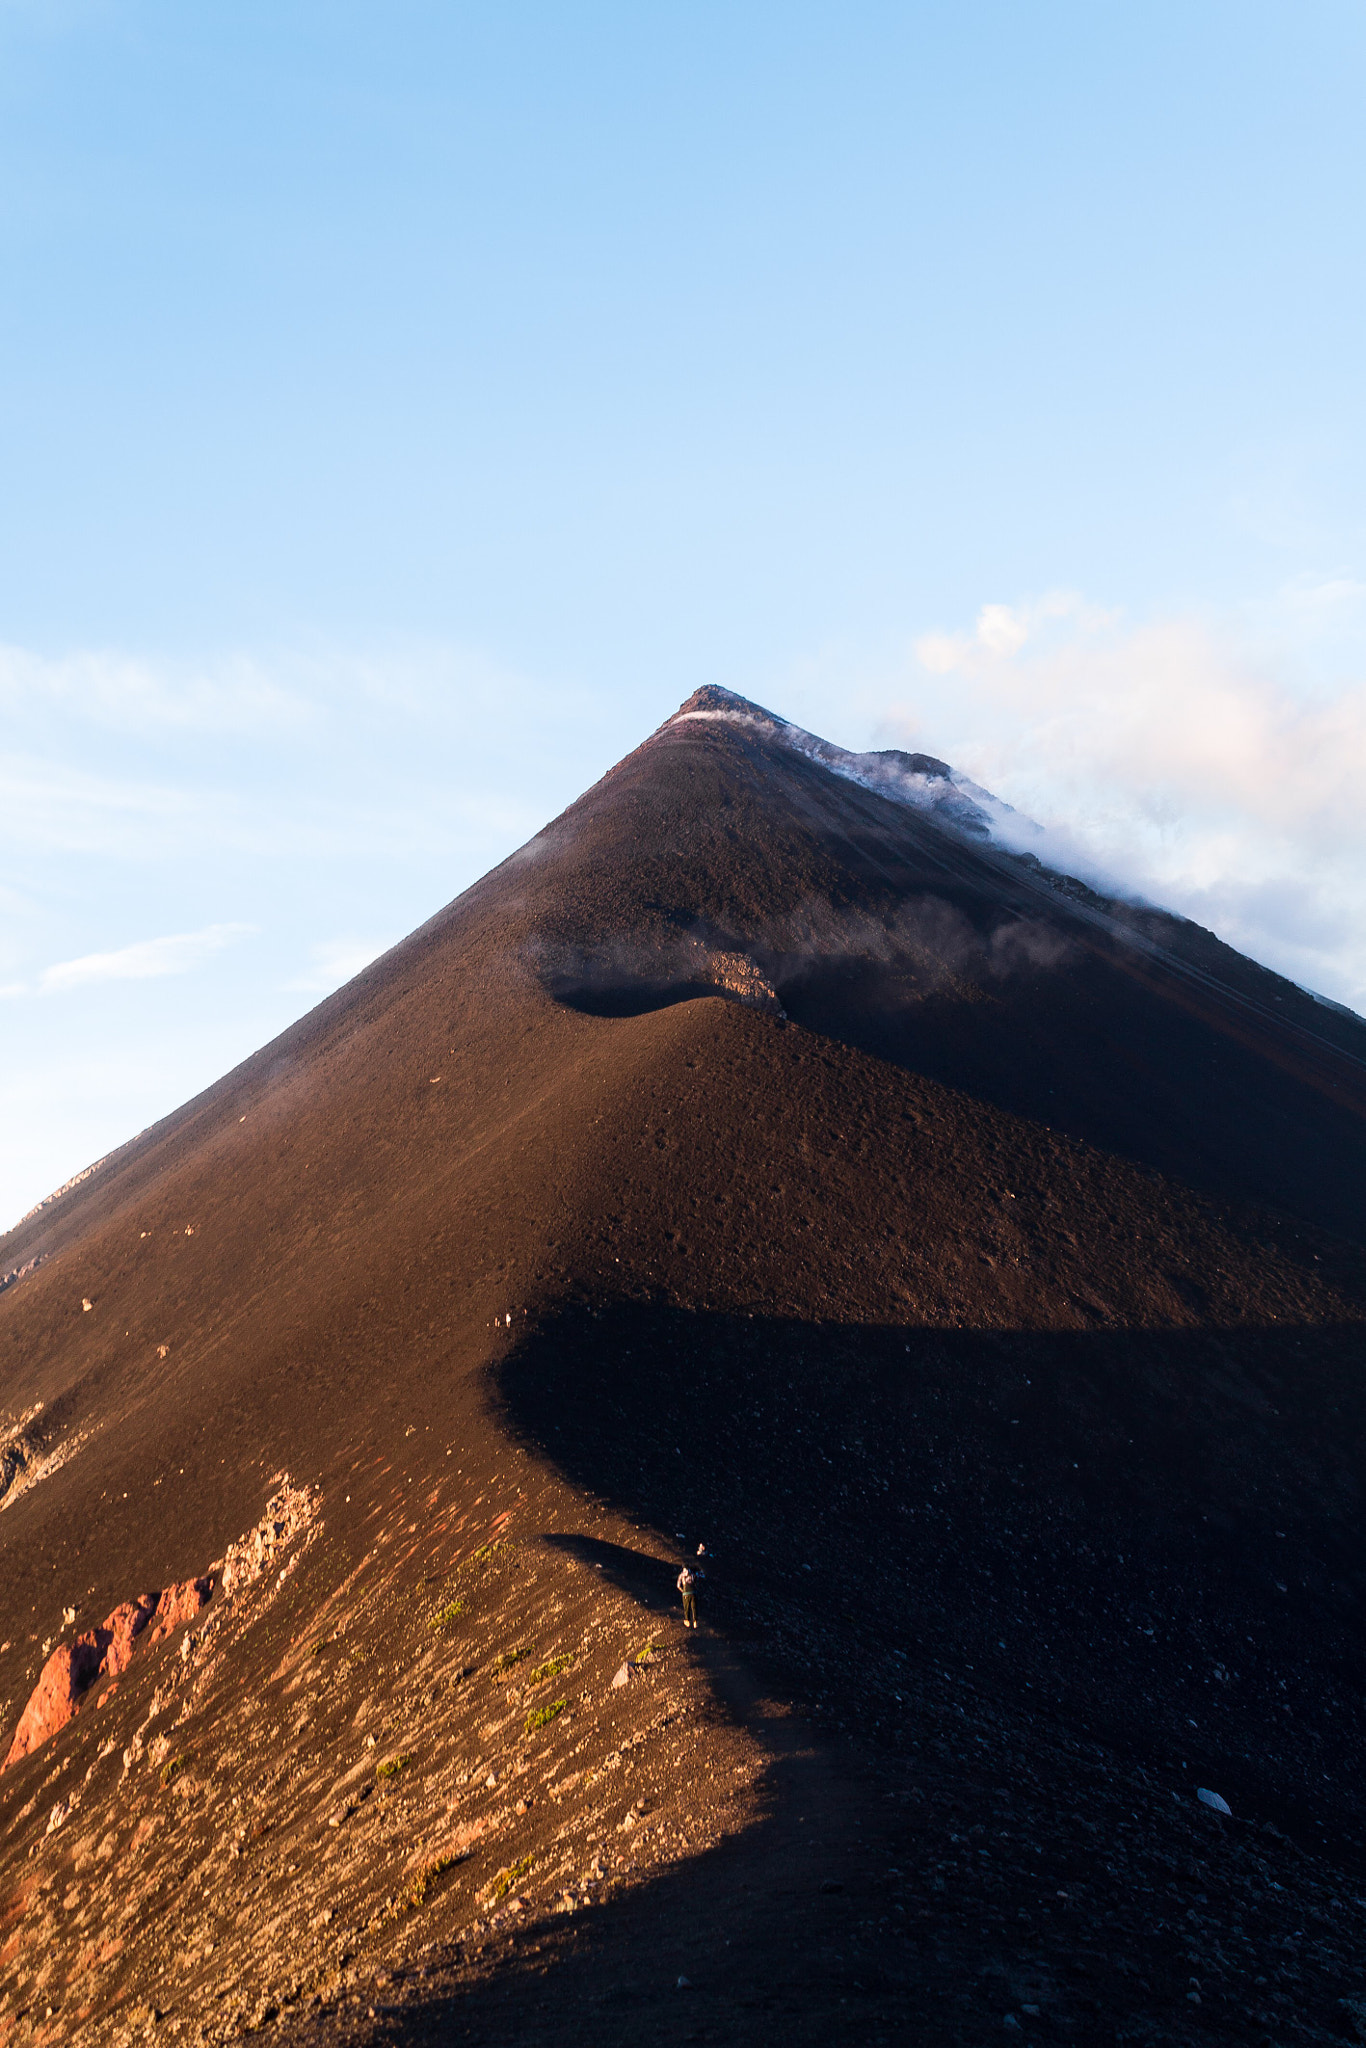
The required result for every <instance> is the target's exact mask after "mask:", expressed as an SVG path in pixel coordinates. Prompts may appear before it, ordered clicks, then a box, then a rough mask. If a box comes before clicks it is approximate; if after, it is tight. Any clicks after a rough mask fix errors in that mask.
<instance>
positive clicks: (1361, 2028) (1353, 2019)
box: [1338, 1998, 1366, 2041]
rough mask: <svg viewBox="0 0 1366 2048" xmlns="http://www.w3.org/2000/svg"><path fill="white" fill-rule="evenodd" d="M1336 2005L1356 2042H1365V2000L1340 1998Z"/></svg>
mask: <svg viewBox="0 0 1366 2048" xmlns="http://www.w3.org/2000/svg"><path fill="white" fill-rule="evenodd" d="M1338 2004H1339V2005H1340V2006H1341V2007H1342V2010H1343V2011H1344V2012H1345V2013H1346V2015H1347V2024H1348V2025H1349V2026H1350V2027H1351V2029H1352V2031H1353V2033H1354V2034H1355V2035H1356V2037H1357V2039H1358V2041H1366V1998H1340V1999H1339V2000H1338Z"/></svg>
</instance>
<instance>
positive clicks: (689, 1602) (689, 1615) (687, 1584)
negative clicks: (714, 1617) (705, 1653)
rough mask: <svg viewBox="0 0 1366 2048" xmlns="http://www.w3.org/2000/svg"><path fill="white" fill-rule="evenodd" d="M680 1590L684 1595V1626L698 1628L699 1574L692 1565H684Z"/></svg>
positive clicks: (679, 1585)
mask: <svg viewBox="0 0 1366 2048" xmlns="http://www.w3.org/2000/svg"><path fill="white" fill-rule="evenodd" d="M678 1590H679V1592H680V1593H681V1594H682V1595H683V1626H684V1628H696V1627H697V1574H696V1573H695V1572H694V1571H693V1569H692V1566H691V1565H686V1564H685V1565H684V1567H683V1569H682V1571H681V1572H680V1573H679V1574H678Z"/></svg>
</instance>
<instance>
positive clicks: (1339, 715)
mask: <svg viewBox="0 0 1366 2048" xmlns="http://www.w3.org/2000/svg"><path fill="white" fill-rule="evenodd" d="M1283 595H1284V604H1283V607H1282V610H1281V624H1282V627H1283V628H1284V627H1285V625H1286V622H1287V621H1288V620H1290V619H1292V618H1293V616H1294V614H1295V612H1296V610H1297V608H1305V607H1307V608H1309V609H1311V610H1313V609H1315V608H1316V607H1317V608H1321V609H1326V610H1328V611H1333V612H1337V611H1341V610H1343V609H1344V608H1345V609H1349V610H1350V609H1351V608H1352V607H1353V606H1354V605H1355V603H1356V586H1354V585H1353V584H1352V579H1349V578H1346V577H1337V578H1331V579H1324V580H1323V582H1322V583H1321V584H1312V583H1309V582H1303V583H1301V584H1299V585H1297V586H1293V587H1292V588H1290V589H1288V590H1287V591H1286V592H1285V593H1284V594H1283ZM1272 637H1283V635H1278V636H1271V635H1267V636H1265V639H1264V640H1263V645H1262V647H1261V648H1259V649H1258V650H1257V651H1255V652H1254V651H1252V650H1251V649H1250V648H1249V647H1248V646H1247V645H1246V644H1245V641H1244V640H1243V639H1242V638H1241V637H1240V636H1239V635H1237V634H1235V633H1234V632H1233V631H1232V630H1220V629H1218V628H1216V627H1215V626H1213V625H1211V624H1210V623H1209V622H1207V621H1204V620H1201V619H1197V618H1191V617H1178V618H1168V619H1159V620H1156V621H1152V622H1149V623H1146V624H1142V625H1131V624H1128V623H1126V622H1125V621H1124V620H1123V618H1122V617H1121V616H1119V615H1118V614H1115V613H1113V612H1105V611H1102V610H1099V609H1097V608H1095V607H1093V606H1090V605H1088V604H1086V603H1085V602H1084V601H1083V600H1082V599H1081V598H1079V597H1077V596H1076V595H1075V594H1072V593H1051V594H1049V595H1048V596H1046V597H1044V598H1041V599H1038V600H1034V601H1032V602H1030V603H1027V604H1023V605H1017V606H1010V605H1005V604H990V605H985V606H983V607H982V609H981V611H980V612H979V613H978V616H977V619H976V620H975V622H974V624H973V627H972V629H971V630H970V631H968V632H957V633H951V632H937V633H931V634H926V635H924V636H923V637H922V638H921V639H920V640H918V641H917V642H916V645H915V655H916V660H917V663H918V666H919V669H920V672H921V676H922V678H923V682H922V686H921V688H920V689H918V690H917V692H916V695H917V697H918V698H919V699H920V702H919V703H918V704H916V705H915V708H914V710H912V708H911V706H910V704H908V703H906V702H905V701H904V700H903V702H902V703H901V705H899V706H898V707H897V709H896V710H894V711H890V712H888V713H887V714H886V715H885V716H884V718H883V721H882V730H883V734H884V737H896V738H898V739H899V740H900V741H901V742H902V743H903V744H904V743H905V742H906V740H907V739H908V738H909V737H911V736H912V735H913V734H914V735H915V736H916V737H917V738H918V740H919V743H922V744H925V745H929V746H931V747H932V750H933V751H934V752H936V753H940V754H943V755H945V756H946V757H947V758H948V759H950V760H951V761H953V763H954V765H955V766H957V767H960V768H963V769H965V770H966V771H967V773H968V774H970V775H972V776H973V777H974V778H975V779H976V780H978V781H980V782H982V783H984V784H985V785H986V786H987V787H988V788H989V789H992V790H994V791H995V792H996V793H997V794H998V795H999V796H1001V797H1003V798H1004V799H1005V800H1006V801H1007V802H1008V803H1011V804H1013V805H1015V806H1016V807H1017V809H1019V810H1021V811H1023V812H1025V813H1026V814H1027V815H1028V816H1029V817H1031V818H1034V819H1037V820H1038V821H1039V823H1040V824H1041V825H1043V826H1044V827H1045V828H1047V829H1048V830H1049V831H1050V833H1051V834H1053V835H1064V836H1063V837H1061V838H1058V837H1056V836H1055V837H1054V839H1053V840H1052V842H1051V846H1052V854H1051V857H1053V858H1057V859H1060V860H1062V861H1065V862H1067V863H1068V864H1070V865H1072V866H1073V868H1074V869H1077V870H1080V871H1081V872H1083V873H1086V872H1088V870H1089V871H1090V872H1091V873H1093V874H1095V875H1097V876H1098V877H1099V878H1100V879H1102V880H1110V881H1118V882H1119V883H1121V884H1123V885H1127V886H1128V887H1129V888H1131V889H1133V890H1135V891H1137V892H1139V893H1142V894H1144V895H1146V896H1148V897H1149V898H1151V899H1153V900H1155V901H1158V902H1161V903H1165V904H1167V905H1168V906H1170V907H1172V908H1174V909H1177V910H1180V911H1182V912H1184V913H1185V914H1186V915H1188V916H1191V917H1194V918H1196V919H1198V920H1199V921H1200V922H1201V923H1205V924H1208V925H1210V926H1212V927H1213V928H1214V929H1215V930H1217V931H1218V932H1219V934H1220V936H1221V937H1223V938H1226V939H1228V940H1229V941H1230V942H1231V943H1232V944H1234V945H1236V946H1238V947H1240V948H1241V949H1242V950H1244V951H1246V952H1249V953H1251V954H1253V955H1254V956H1255V957H1257V958H1259V959H1262V960H1264V961H1266V962H1267V963H1268V964H1269V965H1272V966H1275V967H1277V968H1279V969H1280V970H1281V971H1282V972H1284V973H1287V974H1289V975H1291V976H1292V977H1293V978H1294V979H1296V980H1300V981H1305V982H1307V983H1309V985H1311V986H1314V987H1317V988H1319V989H1320V991H1321V992H1322V993H1324V994H1328V995H1332V996H1334V997H1335V998H1337V999H1338V1000H1339V1001H1343V1002H1347V1003H1350V1004H1352V1005H1353V1007H1356V1008H1361V1007H1363V1006H1366V917H1364V916H1363V912H1362V907H1361V890H1360V878H1361V875H1362V873H1363V872H1366V804H1363V802H1362V796H1361V792H1362V790H1363V788H1366V683H1363V682H1362V681H1360V680H1358V679H1356V676H1351V677H1349V678H1348V679H1347V680H1345V681H1342V680H1339V681H1335V682H1332V683H1331V684H1329V685H1327V686H1325V685H1324V683H1323V682H1322V680H1321V679H1320V680H1317V681H1313V682H1309V681H1300V680H1298V679H1296V678H1294V677H1293V675H1292V674H1290V673H1288V672H1287V670H1288V665H1287V662H1286V659H1285V657H1284V655H1283V654H1277V655H1275V656H1274V657H1273V656H1271V655H1269V654H1268V653H1267V652H1266V651H1265V646H1266V641H1267V640H1269V639H1271V638H1272ZM1361 669H1366V659H1363V660H1362V661H1361ZM1357 673H1358V674H1359V673H1360V670H1358V672H1357ZM931 717H932V718H933V724H932V725H931V724H930V723H929V719H930V718H931ZM1040 851H1041V852H1044V848H1043V847H1042V846H1041V847H1040ZM1045 857H1049V855H1048V854H1045Z"/></svg>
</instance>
